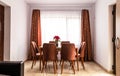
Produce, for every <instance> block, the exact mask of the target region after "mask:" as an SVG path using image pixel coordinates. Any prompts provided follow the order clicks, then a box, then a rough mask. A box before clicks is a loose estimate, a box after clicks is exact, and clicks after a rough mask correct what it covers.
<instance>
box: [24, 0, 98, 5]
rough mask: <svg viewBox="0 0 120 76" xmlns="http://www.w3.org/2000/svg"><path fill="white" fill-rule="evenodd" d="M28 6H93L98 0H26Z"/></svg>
mask: <svg viewBox="0 0 120 76" xmlns="http://www.w3.org/2000/svg"><path fill="white" fill-rule="evenodd" d="M25 1H26V2H27V3H28V4H31V5H32V4H41V5H79V4H93V3H95V2H96V1H97V0H25Z"/></svg>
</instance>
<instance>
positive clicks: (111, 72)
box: [94, 61, 113, 74]
mask: <svg viewBox="0 0 120 76" xmlns="http://www.w3.org/2000/svg"><path fill="white" fill-rule="evenodd" d="M94 62H95V63H96V64H97V65H98V66H99V67H101V68H102V69H103V70H104V71H106V72H108V73H110V74H113V71H112V70H111V71H110V70H107V69H105V68H104V67H103V66H102V65H100V64H99V63H98V62H96V61H94Z"/></svg>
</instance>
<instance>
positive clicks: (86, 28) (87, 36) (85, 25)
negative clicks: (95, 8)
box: [81, 9, 92, 61]
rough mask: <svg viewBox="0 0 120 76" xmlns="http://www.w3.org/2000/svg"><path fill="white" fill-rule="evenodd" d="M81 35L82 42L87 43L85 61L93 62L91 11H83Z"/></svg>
mask: <svg viewBox="0 0 120 76" xmlns="http://www.w3.org/2000/svg"><path fill="white" fill-rule="evenodd" d="M81 16H82V17H81V33H82V40H81V41H85V42H86V51H85V60H87V61H88V60H92V44H91V32H90V20H89V11H88V10H86V9H84V10H82V15H81Z"/></svg>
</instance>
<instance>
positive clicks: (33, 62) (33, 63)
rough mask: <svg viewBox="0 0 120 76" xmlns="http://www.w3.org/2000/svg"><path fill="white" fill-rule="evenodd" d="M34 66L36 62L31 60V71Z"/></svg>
mask: <svg viewBox="0 0 120 76" xmlns="http://www.w3.org/2000/svg"><path fill="white" fill-rule="evenodd" d="M35 64H36V60H35V59H33V61H32V66H31V69H33V66H34V65H35Z"/></svg>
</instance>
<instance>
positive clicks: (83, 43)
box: [80, 42, 86, 57]
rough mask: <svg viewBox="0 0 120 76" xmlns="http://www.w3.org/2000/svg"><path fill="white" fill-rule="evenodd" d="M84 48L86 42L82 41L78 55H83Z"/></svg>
mask: <svg viewBox="0 0 120 76" xmlns="http://www.w3.org/2000/svg"><path fill="white" fill-rule="evenodd" d="M85 48H86V42H82V44H81V52H80V57H84V55H85V54H84V53H85Z"/></svg>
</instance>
